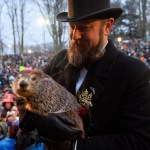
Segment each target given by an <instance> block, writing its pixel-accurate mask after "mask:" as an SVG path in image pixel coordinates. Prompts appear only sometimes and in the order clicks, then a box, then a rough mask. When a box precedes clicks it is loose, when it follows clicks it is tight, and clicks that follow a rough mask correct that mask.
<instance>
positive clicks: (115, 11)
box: [56, 8, 123, 22]
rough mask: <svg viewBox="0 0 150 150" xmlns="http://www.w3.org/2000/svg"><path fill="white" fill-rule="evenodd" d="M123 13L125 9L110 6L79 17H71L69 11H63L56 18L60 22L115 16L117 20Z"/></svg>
mask: <svg viewBox="0 0 150 150" xmlns="http://www.w3.org/2000/svg"><path fill="white" fill-rule="evenodd" d="M122 13H123V10H122V9H121V8H108V9H104V10H101V11H97V12H95V13H91V14H88V15H85V16H82V17H79V18H77V17H74V18H69V17H68V12H62V13H59V14H58V15H57V16H56V19H57V20H58V21H60V22H76V21H85V20H92V19H107V18H114V20H116V19H118V18H119V17H120V16H121V14H122Z"/></svg>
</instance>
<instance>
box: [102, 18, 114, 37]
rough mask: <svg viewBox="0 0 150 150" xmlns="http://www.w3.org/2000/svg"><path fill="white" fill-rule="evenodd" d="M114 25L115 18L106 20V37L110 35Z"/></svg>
mask: <svg viewBox="0 0 150 150" xmlns="http://www.w3.org/2000/svg"><path fill="white" fill-rule="evenodd" d="M113 23H114V18H109V19H107V20H106V22H105V25H104V28H105V35H106V36H108V35H109V33H110V30H111V29H112V26H113Z"/></svg>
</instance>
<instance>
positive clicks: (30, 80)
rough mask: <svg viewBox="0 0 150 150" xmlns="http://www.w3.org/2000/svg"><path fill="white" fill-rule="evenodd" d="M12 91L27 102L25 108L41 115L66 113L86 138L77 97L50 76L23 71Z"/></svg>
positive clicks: (15, 80)
mask: <svg viewBox="0 0 150 150" xmlns="http://www.w3.org/2000/svg"><path fill="white" fill-rule="evenodd" d="M12 90H13V92H14V94H16V95H17V96H18V97H20V98H23V99H24V101H25V108H26V109H28V110H29V111H32V112H34V113H37V114H39V115H43V116H46V115H48V114H50V113H59V112H66V114H67V115H69V116H70V117H71V118H72V119H74V120H75V122H76V125H77V127H78V128H79V129H80V130H81V135H80V137H81V138H83V137H84V132H83V123H82V119H81V118H80V116H79V115H78V108H79V107H80V105H79V104H78V102H77V100H76V98H75V96H73V95H72V94H71V93H70V92H68V91H67V90H66V89H65V88H64V87H63V86H61V85H60V84H59V83H57V82H56V81H54V80H53V79H52V78H51V77H50V76H48V75H46V74H44V73H43V72H42V71H38V70H36V69H34V70H31V71H22V72H20V74H19V75H18V76H17V77H16V78H15V79H14V81H13V84H12Z"/></svg>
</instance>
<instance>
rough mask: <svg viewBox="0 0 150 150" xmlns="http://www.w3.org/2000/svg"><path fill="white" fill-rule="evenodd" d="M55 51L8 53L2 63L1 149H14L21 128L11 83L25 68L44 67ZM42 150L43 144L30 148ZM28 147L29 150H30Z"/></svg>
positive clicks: (0, 79) (0, 100)
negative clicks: (21, 54)
mask: <svg viewBox="0 0 150 150" xmlns="http://www.w3.org/2000/svg"><path fill="white" fill-rule="evenodd" d="M52 56H53V53H52V52H50V53H43V54H30V55H28V54H25V55H23V56H20V55H6V56H3V57H2V59H1V62H0V63H1V65H0V150H14V145H15V143H16V137H17V132H18V130H19V111H18V109H17V106H16V97H15V95H14V94H13V92H12V89H11V83H12V81H13V79H14V78H15V77H16V76H17V74H18V73H19V71H20V69H21V67H22V68H24V69H26V68H27V69H32V68H39V69H42V68H43V67H44V66H45V65H46V64H47V62H48V60H50V59H51V57H52ZM34 146H36V149H38V150H42V149H43V145H38V146H37V145H32V146H31V147H29V148H28V149H29V150H30V149H34ZM28 149H27V150H28Z"/></svg>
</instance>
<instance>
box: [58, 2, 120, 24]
mask: <svg viewBox="0 0 150 150" xmlns="http://www.w3.org/2000/svg"><path fill="white" fill-rule="evenodd" d="M122 12H123V10H122V9H121V8H111V7H110V0H68V12H61V13H59V14H58V15H57V16H56V18H57V20H58V21H61V22H75V21H84V20H89V19H107V18H111V17H112V18H114V19H115V20H116V19H117V18H119V17H120V16H121V14H122Z"/></svg>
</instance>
